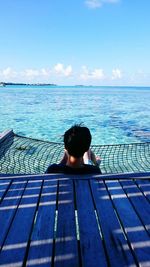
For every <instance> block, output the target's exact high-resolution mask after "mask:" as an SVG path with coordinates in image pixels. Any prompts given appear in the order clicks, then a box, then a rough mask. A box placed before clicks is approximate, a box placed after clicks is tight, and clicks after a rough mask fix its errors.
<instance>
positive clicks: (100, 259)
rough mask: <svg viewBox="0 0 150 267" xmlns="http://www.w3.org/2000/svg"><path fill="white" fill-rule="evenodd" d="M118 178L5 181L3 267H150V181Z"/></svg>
mask: <svg viewBox="0 0 150 267" xmlns="http://www.w3.org/2000/svg"><path fill="white" fill-rule="evenodd" d="M115 177H116V179H114V180H109V179H106V180H103V179H101V176H97V177H96V178H92V177H91V179H90V177H89V178H87V179H84V178H83V176H82V177H73V176H72V177H71V179H70V177H68V176H66V177H65V176H63V178H61V176H60V175H58V176H57V175H54V176H51V175H42V176H41V179H40V176H38V179H36V176H34V178H33V177H30V179H29V177H28V178H27V177H25V176H24V179H23V177H22V179H18V180H17V179H13V178H12V177H9V178H8V179H7V178H5V179H1V180H0V266H4V267H10V266H13V267H18V266H41V267H45V266H53V267H73V266H74V267H80V266H81V267H100V266H102V267H104V266H112V267H120V266H142V267H146V266H150V176H149V177H147V180H146V179H144V180H140V179H139V178H140V177H138V179H130V180H129V179H126V175H125V176H124V179H123V177H121V179H117V175H116V176H115ZM127 178H128V177H127ZM132 178H133V177H132ZM148 178H149V179H148Z"/></svg>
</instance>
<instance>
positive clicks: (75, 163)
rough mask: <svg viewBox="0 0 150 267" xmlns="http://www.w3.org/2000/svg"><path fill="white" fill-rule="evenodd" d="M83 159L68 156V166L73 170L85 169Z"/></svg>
mask: <svg viewBox="0 0 150 267" xmlns="http://www.w3.org/2000/svg"><path fill="white" fill-rule="evenodd" d="M83 164H84V163H83V157H81V158H75V157H73V156H68V160H67V163H66V165H67V166H69V167H71V168H82V167H83Z"/></svg>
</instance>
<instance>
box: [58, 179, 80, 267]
mask: <svg viewBox="0 0 150 267" xmlns="http://www.w3.org/2000/svg"><path fill="white" fill-rule="evenodd" d="M54 266H55V267H66V266H67V267H78V266H80V265H79V259H78V247H77V234H76V223H75V206H74V195H73V182H72V181H71V180H68V181H63V180H62V181H61V180H60V181H59V193H58V220H57V231H56V242H55V258H54Z"/></svg>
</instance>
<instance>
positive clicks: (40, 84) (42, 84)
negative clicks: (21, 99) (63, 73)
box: [0, 82, 57, 86]
mask: <svg viewBox="0 0 150 267" xmlns="http://www.w3.org/2000/svg"><path fill="white" fill-rule="evenodd" d="M0 85H1V86H6V85H36V86H57V85H56V84H54V83H11V82H0Z"/></svg>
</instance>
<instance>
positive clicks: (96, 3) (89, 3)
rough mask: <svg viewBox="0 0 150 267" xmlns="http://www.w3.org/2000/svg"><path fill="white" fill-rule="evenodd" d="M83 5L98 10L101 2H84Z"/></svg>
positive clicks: (96, 0) (90, 0) (98, 0)
mask: <svg viewBox="0 0 150 267" xmlns="http://www.w3.org/2000/svg"><path fill="white" fill-rule="evenodd" d="M85 4H86V5H87V7H89V8H93V9H94V8H99V7H101V6H102V2H101V1H100V0H87V1H85Z"/></svg>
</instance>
